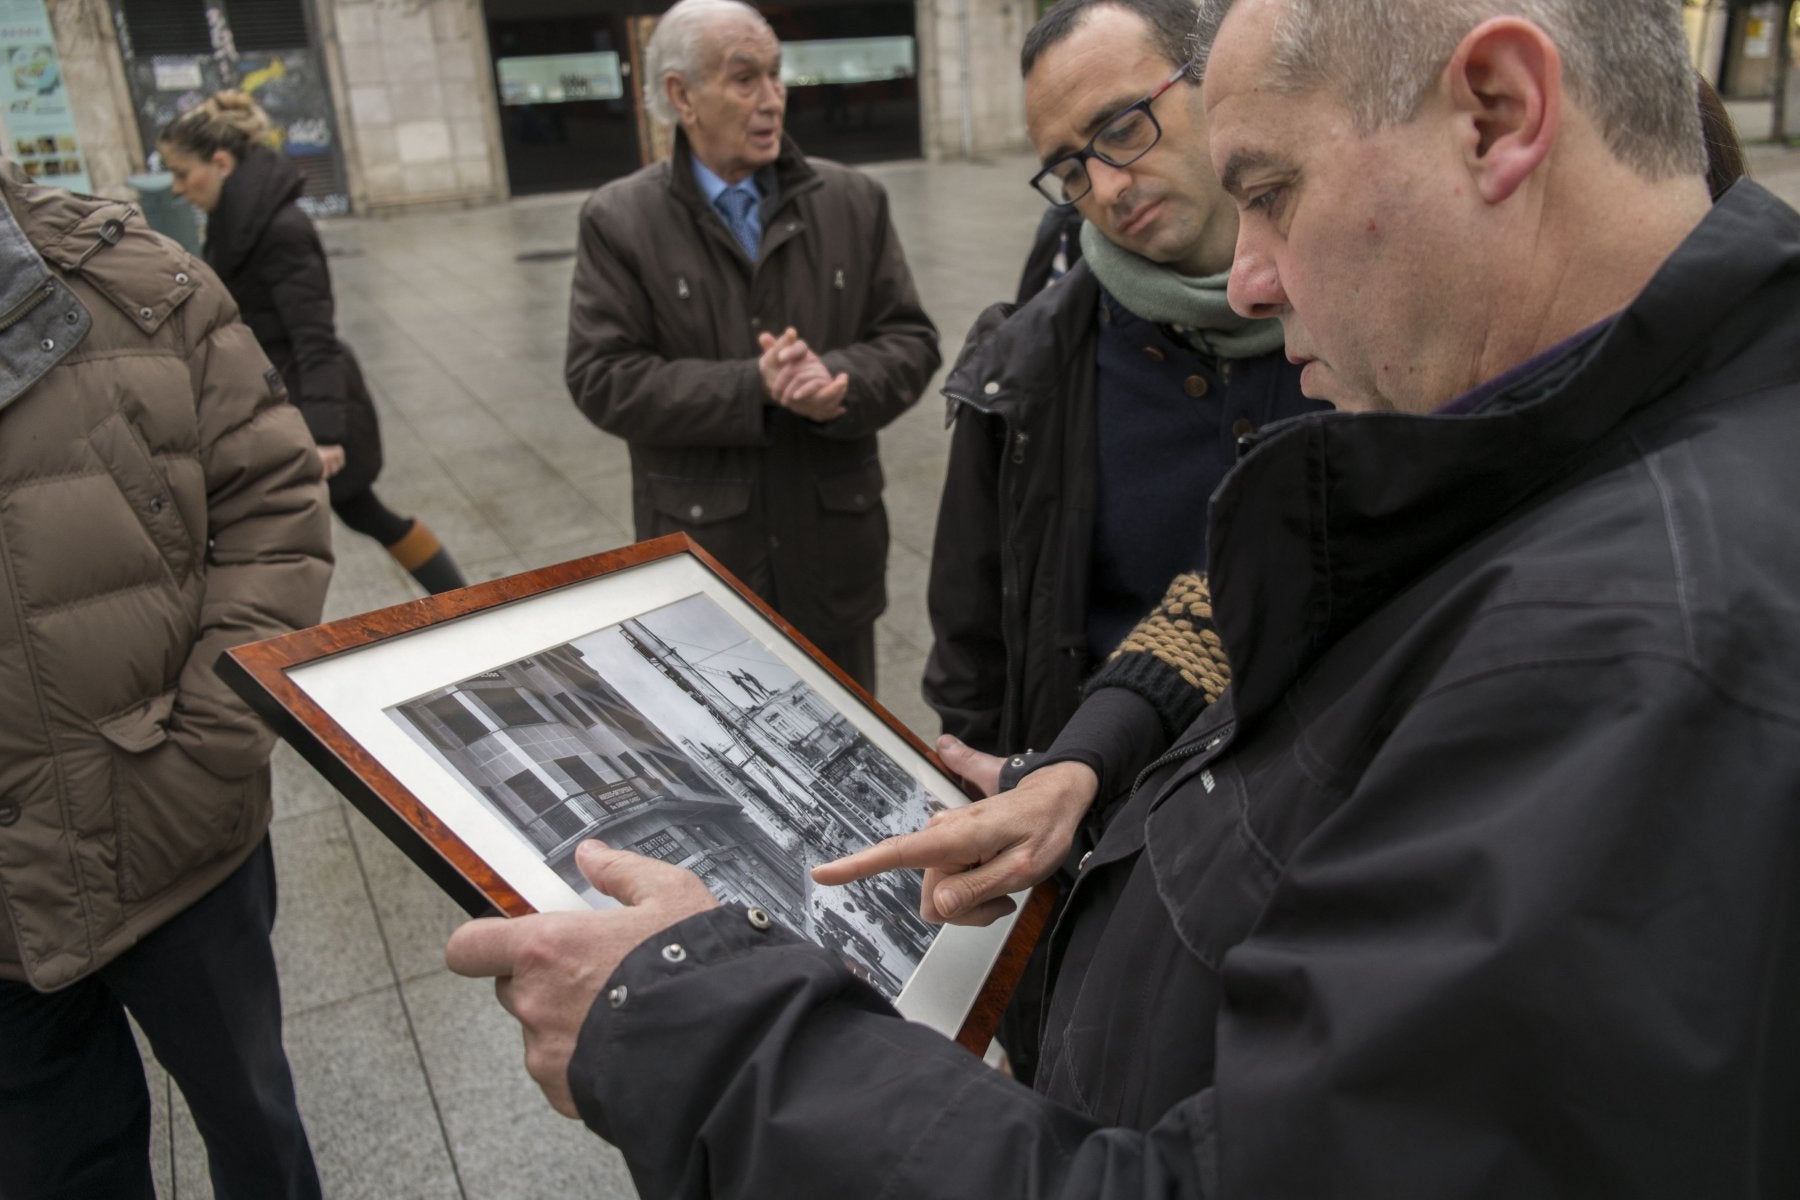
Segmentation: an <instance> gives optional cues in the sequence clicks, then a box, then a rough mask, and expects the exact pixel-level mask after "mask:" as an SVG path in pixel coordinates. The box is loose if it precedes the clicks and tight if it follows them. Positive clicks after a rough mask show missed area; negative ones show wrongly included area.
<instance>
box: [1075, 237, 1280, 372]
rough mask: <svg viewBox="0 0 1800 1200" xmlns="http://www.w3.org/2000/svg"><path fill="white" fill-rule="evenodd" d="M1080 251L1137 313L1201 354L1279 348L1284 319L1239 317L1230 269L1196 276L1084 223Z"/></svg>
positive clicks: (1251, 353) (1250, 353)
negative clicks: (1230, 291)
mask: <svg viewBox="0 0 1800 1200" xmlns="http://www.w3.org/2000/svg"><path fill="white" fill-rule="evenodd" d="M1081 255H1082V257H1083V258H1085V259H1087V262H1088V266H1089V267H1090V268H1091V269H1092V270H1093V272H1094V278H1096V279H1098V280H1099V281H1100V286H1101V287H1103V288H1105V289H1106V290H1107V291H1109V292H1111V293H1112V295H1113V298H1114V299H1115V300H1117V301H1118V302H1119V303H1120V304H1123V305H1124V306H1125V308H1126V309H1127V310H1128V311H1130V312H1131V313H1133V314H1135V315H1136V316H1139V317H1142V318H1143V319H1144V320H1146V321H1154V322H1155V323H1156V324H1158V325H1167V326H1169V327H1170V328H1171V329H1173V330H1174V331H1175V333H1176V334H1177V336H1179V337H1182V338H1185V339H1186V340H1187V342H1188V344H1189V345H1191V346H1193V348H1194V349H1196V350H1198V351H1200V352H1201V353H1203V354H1211V355H1213V356H1214V357H1217V358H1255V357H1257V356H1258V355H1260V354H1267V353H1269V352H1270V351H1272V350H1279V349H1281V322H1280V321H1277V320H1275V319H1274V318H1273V317H1265V318H1262V319H1260V320H1257V319H1253V318H1250V317H1240V316H1239V315H1238V314H1237V313H1235V312H1233V311H1231V305H1230V303H1229V302H1227V301H1226V299H1225V281H1226V280H1227V279H1228V278H1230V272H1226V273H1224V274H1222V275H1208V276H1206V277H1205V278H1200V279H1197V278H1195V277H1193V276H1191V275H1183V274H1181V273H1180V272H1179V271H1176V270H1174V269H1172V268H1170V267H1165V266H1163V265H1162V264H1161V263H1153V262H1151V261H1150V260H1149V259H1147V258H1145V257H1143V256H1142V255H1138V254H1133V253H1132V252H1131V251H1129V250H1127V249H1125V248H1124V247H1123V246H1116V245H1114V244H1113V243H1112V242H1109V241H1107V240H1106V237H1105V236H1104V235H1103V234H1101V232H1100V231H1099V230H1098V229H1096V228H1094V225H1093V222H1091V221H1083V222H1082V223H1081Z"/></svg>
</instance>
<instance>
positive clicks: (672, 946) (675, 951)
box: [663, 942, 687, 963]
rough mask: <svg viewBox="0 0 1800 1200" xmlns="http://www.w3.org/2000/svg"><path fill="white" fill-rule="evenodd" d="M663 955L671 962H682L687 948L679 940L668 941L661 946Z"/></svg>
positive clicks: (685, 956)
mask: <svg viewBox="0 0 1800 1200" xmlns="http://www.w3.org/2000/svg"><path fill="white" fill-rule="evenodd" d="M663 957H664V958H666V959H668V960H669V961H670V962H672V963H678V962H682V961H684V960H685V959H686V958H687V949H686V947H684V946H683V945H682V944H681V943H680V942H670V943H669V944H668V945H666V946H664V947H663Z"/></svg>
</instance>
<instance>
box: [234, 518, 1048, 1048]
mask: <svg viewBox="0 0 1800 1200" xmlns="http://www.w3.org/2000/svg"><path fill="white" fill-rule="evenodd" d="M221 671H222V672H223V673H224V674H225V675H226V677H227V678H228V679H229V680H230V681H231V682H232V683H233V685H234V686H235V687H237V688H238V690H239V691H240V692H242V693H243V694H244V695H245V696H246V698H247V699H249V700H250V702H251V703H252V704H254V705H255V706H256V707H257V708H258V710H259V711H260V712H262V713H263V714H264V715H265V716H266V717H267V718H268V719H269V720H270V721H271V723H273V724H274V725H275V727H276V728H277V730H278V731H279V732H280V733H281V734H282V735H283V736H284V737H285V738H287V740H289V741H290V742H292V743H293V744H294V745H295V747H296V748H297V749H298V750H299V751H300V752H301V753H302V755H304V756H305V757H306V758H307V759H308V760H309V761H311V762H312V763H313V765H314V766H315V767H317V768H318V769H319V770H320V771H321V772H322V773H323V774H324V775H325V776H326V777H327V778H328V779H330V780H331V781H332V782H333V783H334V784H336V785H337V786H338V787H339V789H340V790H341V791H343V792H344V794H345V795H346V796H347V797H348V798H349V799H350V800H351V801H352V803H354V804H355V805H356V807H357V808H358V809H360V810H361V811H362V812H363V813H364V814H365V815H367V816H368V817H370V819H371V820H373V821H374V822H375V824H376V825H377V826H378V827H379V828H381V830H382V831H383V832H384V833H385V834H387V836H388V837H389V838H390V839H392V840H393V841H394V842H395V843H396V844H397V845H399V846H400V848H401V849H402V850H404V851H405V852H406V853H407V854H408V855H409V856H410V857H411V858H412V859H413V861H414V862H416V863H418V864H419V866H420V867H421V868H422V869H424V870H425V871H426V872H427V873H428V874H430V875H431V877H432V878H433V879H435V880H436V881H437V882H438V883H439V885H440V886H442V887H444V889H445V890H446V891H448V892H449V893H450V894H451V895H452V896H454V897H455V898H456V899H457V900H458V901H459V902H461V903H462V904H463V906H464V907H465V908H466V909H468V910H469V911H470V912H472V913H482V912H492V911H499V912H502V913H506V914H509V915H517V914H519V913H524V912H530V911H550V910H556V909H578V908H582V907H604V906H607V905H611V904H612V903H614V902H613V901H612V900H611V899H610V898H608V897H606V896H604V895H601V894H600V893H598V892H597V891H596V890H595V889H593V888H592V887H591V886H590V885H589V884H588V883H587V881H586V880H585V879H584V878H583V877H582V875H581V873H580V871H579V870H578V869H577V867H576V866H575V860H574V853H575V847H576V846H577V845H578V844H580V843H581V842H582V841H584V840H586V839H589V838H598V839H600V840H602V841H604V842H606V843H607V844H608V845H611V846H614V847H617V848H620V849H625V850H632V851H635V852H637V853H639V854H645V855H649V856H652V857H655V858H660V859H662V860H664V861H666V862H670V863H674V864H677V865H680V866H683V867H686V868H688V869H690V870H692V871H694V872H695V873H696V874H697V875H699V876H700V878H702V879H703V880H704V881H705V882H706V884H707V886H708V887H709V888H710V889H711V890H712V892H713V894H714V895H716V896H717V897H718V898H719V899H720V900H721V901H724V902H727V903H730V902H739V903H743V904H747V905H755V906H759V907H762V908H764V909H767V910H768V911H769V912H770V913H771V914H772V915H774V916H775V917H776V919H777V920H778V921H780V922H781V923H782V924H783V925H785V926H786V927H788V928H789V929H792V930H793V931H795V932H797V933H800V934H802V935H803V936H805V937H808V938H810V939H812V940H813V941H815V942H818V943H819V944H820V945H822V946H825V947H827V948H828V949H830V950H832V951H833V952H835V953H836V954H837V955H838V956H839V957H840V958H841V959H842V961H843V962H844V963H845V965H846V966H847V967H848V968H849V969H850V970H851V971H852V972H854V973H855V974H856V975H858V976H859V977H861V978H862V979H864V980H866V981H867V982H868V983H869V984H870V985H871V986H873V987H874V988H875V989H876V990H878V991H880V992H881V993H882V994H883V995H885V996H887V997H888V999H890V1000H891V1001H893V1002H894V1003H895V1004H896V1006H897V1007H898V1008H899V1009H900V1011H901V1012H902V1013H903V1014H905V1015H907V1016H909V1017H911V1018H913V1019H915V1020H920V1021H923V1022H924V1023H926V1024H929V1025H931V1026H933V1027H934V1028H937V1029H939V1030H941V1031H943V1032H944V1033H946V1034H949V1035H952V1036H959V1040H962V1041H963V1042H964V1044H965V1045H970V1046H971V1048H976V1049H979V1048H980V1047H984V1046H985V1044H986V1036H985V1035H986V1034H989V1033H991V1027H992V1021H993V1020H995V1019H997V1016H998V1010H999V1007H1001V1006H1003V1005H1004V1000H1005V993H1006V992H1009V991H1010V987H1011V982H1012V977H1013V976H1015V975H1016V966H1015V965H1014V960H1017V964H1018V965H1022V962H1023V957H1024V955H1025V953H1026V952H1028V950H1029V941H1030V939H1031V938H1034V937H1035V936H1036V925H1038V924H1041V910H1042V908H1043V907H1044V906H1045V905H1047V903H1048V897H1047V896H1046V897H1039V898H1036V899H1037V900H1038V903H1035V904H1030V905H1028V904H1026V903H1025V902H1026V900H1027V897H1024V896H1020V897H1017V899H1018V900H1019V902H1020V912H1022V913H1024V914H1025V919H1024V921H1022V922H1020V921H1019V916H1020V912H1016V913H1015V914H1014V916H1013V917H1012V918H1009V919H1007V920H1004V921H1001V922H997V923H996V924H995V925H992V926H989V927H986V928H982V929H969V928H963V927H948V928H940V927H936V926H932V925H929V924H927V923H925V922H924V921H923V920H921V919H920V918H919V916H918V907H919V882H920V880H919V875H918V874H917V873H916V872H894V873H889V874H887V875H882V876H878V877H876V878H874V879H870V880H865V881H862V882H859V883H855V884H850V885H848V886H845V887H825V886H822V885H818V884H815V883H814V882H813V881H812V878H811V869H812V867H814V866H815V865H817V864H818V863H820V862H824V861H827V860H830V859H833V858H837V857H840V856H841V855H843V854H847V853H849V852H851V851H853V850H856V849H859V848H861V847H863V846H866V845H869V844H871V843H873V842H876V841H879V840H881V839H882V838H885V837H888V836H891V835H893V834H898V833H905V832H909V831H911V830H914V829H918V828H919V827H920V826H922V825H923V824H924V823H925V822H926V821H927V820H928V819H929V818H930V816H931V814H932V813H933V812H935V811H939V810H941V809H944V808H949V807H953V806H956V805H961V804H964V803H967V802H968V801H967V798H966V797H965V796H964V795H963V793H962V791H961V789H960V788H959V786H958V784H957V782H956V781H955V780H954V779H952V778H951V777H950V776H949V775H948V774H947V773H945V772H944V771H943V769H942V768H941V766H940V765H939V764H938V763H937V761H936V759H935V756H933V755H932V754H931V753H930V751H929V750H927V749H926V748H925V747H924V745H923V744H922V743H920V742H919V740H918V739H917V737H915V736H914V735H912V734H911V733H910V732H909V731H907V730H906V729H905V727H904V726H902V725H901V724H900V723H899V722H898V721H897V720H895V719H894V718H893V717H892V716H891V714H888V713H887V712H886V711H885V710H883V709H881V708H880V706H879V705H877V704H876V703H875V702H874V701H873V700H872V699H870V698H869V697H868V696H867V694H866V693H864V692H863V691H862V690H861V689H860V688H859V687H857V686H856V684H855V683H853V682H852V681H850V680H849V679H848V677H847V676H844V675H843V674H842V673H841V672H839V671H838V670H837V669H836V667H835V666H833V665H832V664H831V663H830V662H829V661H828V660H825V659H823V658H822V657H820V656H819V655H818V653H817V651H816V650H813V649H812V648H811V647H810V646H809V645H808V644H806V642H805V640H804V639H803V638H801V637H800V636H799V635H798V634H796V633H795V632H794V631H793V630H792V628H791V627H789V626H787V625H786V624H785V622H783V621H782V620H781V619H780V618H779V617H778V616H776V615H775V614H774V613H773V612H772V611H771V610H769V609H768V608H767V607H766V606H765V605H763V604H762V603H761V602H760V601H759V600H758V599H757V598H756V597H755V596H753V595H751V594H750V593H748V592H747V590H745V589H744V588H743V587H742V586H741V585H739V584H738V583H737V582H736V581H735V580H733V579H731V578H730V577H729V576H728V575H727V574H726V573H725V572H723V571H722V570H721V569H720V568H719V567H718V566H717V564H716V563H714V562H713V561H711V559H710V558H709V557H708V556H706V555H705V553H704V551H702V550H700V549H699V548H698V547H696V546H694V545H693V544H692V543H691V542H689V541H688V539H686V538H685V537H683V536H680V535H677V536H675V537H671V538H663V539H659V540H658V541H656V542H650V543H644V544H641V545H639V546H634V547H628V548H626V549H625V550H621V551H614V552H611V553H609V554H602V555H595V556H593V557H591V558H587V559H580V560H577V561H575V562H572V563H563V564H558V565H557V566H554V567H546V568H543V569H541V570H539V571H533V572H527V573H526V574H524V575H519V576H513V577H510V578H508V579H502V580H496V581H494V582H493V583H488V584H481V585H478V586H476V587H473V588H468V589H464V590H463V591H460V592H455V593H450V594H448V595H445V596H438V597H430V598H427V599H425V600H419V601H412V602H409V603H407V604H402V605H396V606H394V607H393V608H391V609H384V610H380V611H378V612H375V613H367V614H363V615H361V616H358V617H354V618H348V619H346V620H344V621H339V622H333V623H331V624H329V625H322V626H318V627H316V628H314V629H310V630H302V631H299V632H297V633H294V634H289V635H286V636H285V637H281V638H273V639H269V640H268V641H266V642H261V643H256V644H253V645H251V646H245V647H239V648H237V649H235V650H233V651H231V652H230V653H229V654H228V655H227V657H226V659H225V660H223V661H222V663H221ZM1015 923H1016V924H1015ZM1009 938H1010V939H1011V942H1012V945H1011V947H1010V952H1009V953H1007V954H1005V955H1003V953H1002V952H1003V951H1006V950H1008V942H1009ZM997 964H1000V969H999V970H996V965H997ZM996 1000H997V1003H996ZM990 1010H991V1012H990Z"/></svg>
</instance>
